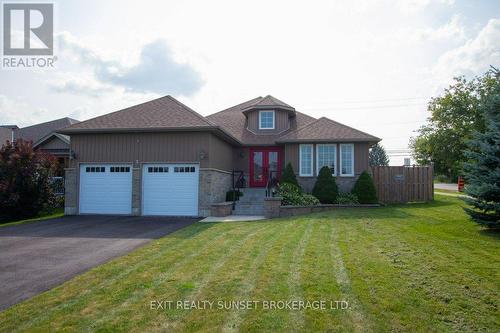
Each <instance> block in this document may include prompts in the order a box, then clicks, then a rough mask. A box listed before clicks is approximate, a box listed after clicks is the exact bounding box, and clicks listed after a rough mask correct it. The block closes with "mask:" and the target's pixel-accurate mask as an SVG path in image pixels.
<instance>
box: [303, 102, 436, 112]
mask: <svg viewBox="0 0 500 333" xmlns="http://www.w3.org/2000/svg"><path fill="white" fill-rule="evenodd" d="M424 105H427V103H413V104H391V105H366V106H357V107H328V106H325V107H306V108H301V109H302V110H309V111H312V110H340V111H342V110H366V109H390V108H404V107H411V106H424Z"/></svg>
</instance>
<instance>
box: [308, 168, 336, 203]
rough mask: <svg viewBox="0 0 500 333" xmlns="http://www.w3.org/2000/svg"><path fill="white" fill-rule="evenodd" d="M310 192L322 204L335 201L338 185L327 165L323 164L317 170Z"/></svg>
mask: <svg viewBox="0 0 500 333" xmlns="http://www.w3.org/2000/svg"><path fill="white" fill-rule="evenodd" d="M312 194H313V195H314V196H315V197H316V198H318V200H319V201H320V202H321V203H322V204H332V203H334V202H336V201H337V194H338V187H337V183H336V182H335V178H334V177H333V176H332V170H331V169H330V168H329V167H327V166H324V167H322V168H321V169H320V170H319V175H318V179H316V183H315V184H314V188H313V190H312Z"/></svg>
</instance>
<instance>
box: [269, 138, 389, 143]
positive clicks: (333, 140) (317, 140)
mask: <svg viewBox="0 0 500 333" xmlns="http://www.w3.org/2000/svg"><path fill="white" fill-rule="evenodd" d="M381 140H382V139H380V138H377V137H373V138H370V139H361V138H351V139H349V138H347V139H344V138H342V139H339V138H337V139H288V140H276V142H277V143H315V142H346V143H348V142H380V141H381Z"/></svg>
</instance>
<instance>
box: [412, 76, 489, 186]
mask: <svg viewBox="0 0 500 333" xmlns="http://www.w3.org/2000/svg"><path fill="white" fill-rule="evenodd" d="M496 84H498V77H496V76H495V75H493V73H492V72H490V71H489V72H487V73H485V74H484V75H482V76H479V77H476V78H474V79H472V80H467V79H465V78H464V77H458V78H455V82H454V83H453V84H452V85H451V86H450V87H449V88H447V89H445V91H444V94H443V95H441V96H438V97H434V98H432V99H431V101H430V102H429V104H428V111H429V112H430V113H431V115H430V117H429V118H428V124H427V125H424V126H422V127H421V128H420V129H419V134H418V135H417V137H414V138H412V139H411V140H410V148H412V150H413V157H414V158H415V160H416V161H417V162H418V163H419V164H429V163H430V162H434V168H435V171H436V173H437V174H445V175H448V176H449V177H450V178H452V179H456V178H457V176H458V175H459V174H460V173H461V172H462V167H463V163H464V162H465V161H466V159H467V158H466V156H465V150H466V149H467V142H468V141H469V140H470V139H471V138H472V135H473V133H474V132H475V131H477V132H483V131H484V129H485V121H484V117H483V113H482V112H481V111H480V107H481V105H483V104H484V101H485V100H486V99H487V98H488V97H489V96H490V95H491V94H492V91H493V89H494V86H495V85H496Z"/></svg>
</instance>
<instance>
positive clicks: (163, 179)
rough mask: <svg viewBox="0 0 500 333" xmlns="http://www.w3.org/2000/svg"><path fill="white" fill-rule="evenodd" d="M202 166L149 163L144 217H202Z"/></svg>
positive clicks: (144, 186) (144, 174) (145, 173)
mask: <svg viewBox="0 0 500 333" xmlns="http://www.w3.org/2000/svg"><path fill="white" fill-rule="evenodd" d="M198 183H199V165H198V164H146V165H144V166H143V170H142V214H143V215H172V216H198Z"/></svg>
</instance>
